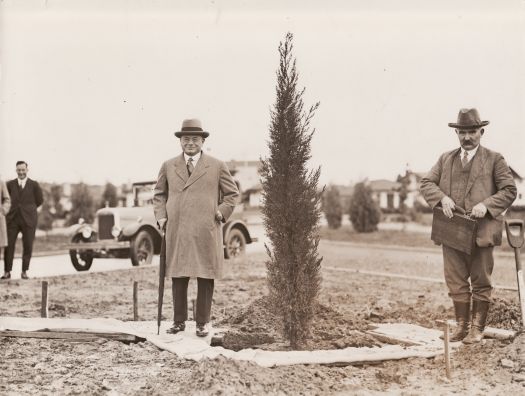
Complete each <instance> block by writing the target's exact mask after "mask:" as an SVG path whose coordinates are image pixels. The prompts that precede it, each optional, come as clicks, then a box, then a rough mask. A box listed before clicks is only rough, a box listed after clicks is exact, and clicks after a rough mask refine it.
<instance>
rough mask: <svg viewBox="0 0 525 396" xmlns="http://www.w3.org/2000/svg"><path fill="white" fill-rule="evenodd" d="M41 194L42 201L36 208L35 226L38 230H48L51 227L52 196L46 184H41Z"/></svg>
mask: <svg viewBox="0 0 525 396" xmlns="http://www.w3.org/2000/svg"><path fill="white" fill-rule="evenodd" d="M41 188H42V195H43V197H44V202H43V203H42V206H41V207H40V209H39V210H38V224H37V227H38V229H39V230H43V231H49V230H51V229H52V228H53V219H54V217H53V213H52V212H51V209H52V205H51V204H52V198H51V191H50V189H49V187H48V186H46V185H44V184H43V183H42V184H41Z"/></svg>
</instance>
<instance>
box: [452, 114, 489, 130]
mask: <svg viewBox="0 0 525 396" xmlns="http://www.w3.org/2000/svg"><path fill="white" fill-rule="evenodd" d="M488 124H489V122H488V121H481V118H480V117H479V113H478V110H476V109H461V110H460V111H459V113H458V121H457V122H449V124H448V126H449V127H451V128H457V129H476V128H481V127H484V126H485V125H488Z"/></svg>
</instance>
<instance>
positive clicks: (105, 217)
mask: <svg viewBox="0 0 525 396" xmlns="http://www.w3.org/2000/svg"><path fill="white" fill-rule="evenodd" d="M114 225H115V219H114V217H113V215H112V214H101V215H99V216H98V238H99V239H113V235H111V229H112V228H113V226H114Z"/></svg>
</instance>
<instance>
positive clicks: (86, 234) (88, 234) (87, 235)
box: [82, 227, 93, 239]
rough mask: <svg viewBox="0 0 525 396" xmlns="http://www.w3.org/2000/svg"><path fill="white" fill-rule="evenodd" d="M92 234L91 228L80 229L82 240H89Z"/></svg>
mask: <svg viewBox="0 0 525 396" xmlns="http://www.w3.org/2000/svg"><path fill="white" fill-rule="evenodd" d="M92 233H93V230H92V229H91V227H84V228H83V229H82V238H84V239H89V238H91V234H92Z"/></svg>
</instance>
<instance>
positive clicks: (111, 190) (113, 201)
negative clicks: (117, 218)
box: [100, 182, 118, 208]
mask: <svg viewBox="0 0 525 396" xmlns="http://www.w3.org/2000/svg"><path fill="white" fill-rule="evenodd" d="M106 203H107V204H108V206H109V207H110V208H114V207H116V206H117V204H118V195H117V187H116V186H114V185H113V184H111V183H109V182H108V183H106V187H105V188H104V192H103V193H102V202H101V203H100V207H101V208H103V207H105V206H106Z"/></svg>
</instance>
